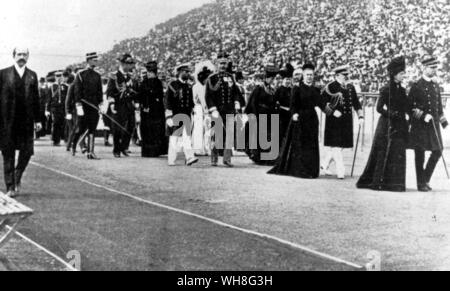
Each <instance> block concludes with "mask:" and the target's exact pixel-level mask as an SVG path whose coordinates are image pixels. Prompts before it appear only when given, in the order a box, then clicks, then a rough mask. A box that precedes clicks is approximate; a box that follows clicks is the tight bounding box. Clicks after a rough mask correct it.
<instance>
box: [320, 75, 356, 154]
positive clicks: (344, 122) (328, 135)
mask: <svg viewBox="0 0 450 291" xmlns="http://www.w3.org/2000/svg"><path fill="white" fill-rule="evenodd" d="M327 88H328V89H327V90H324V91H323V98H324V100H325V102H327V103H332V99H333V98H332V96H331V95H330V94H329V93H332V94H336V93H342V95H343V97H344V100H343V103H342V104H338V106H337V107H336V108H335V110H338V111H340V112H341V113H342V116H341V117H340V118H336V117H335V116H334V115H333V114H331V115H329V116H327V118H326V125H325V146H327V147H337V148H353V109H354V110H356V111H359V110H361V109H362V106H361V103H360V102H359V100H358V95H357V93H356V90H355V87H353V86H352V85H348V86H347V88H343V87H342V85H341V84H339V83H338V82H337V81H335V82H333V83H331V84H329V85H328V86H327ZM327 91H328V92H327Z"/></svg>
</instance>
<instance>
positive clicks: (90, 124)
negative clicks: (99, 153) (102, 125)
mask: <svg viewBox="0 0 450 291" xmlns="http://www.w3.org/2000/svg"><path fill="white" fill-rule="evenodd" d="M99 120H100V116H99V114H98V112H97V111H96V110H92V109H90V108H84V116H80V117H77V121H76V123H77V124H76V133H75V136H74V138H73V142H72V149H73V150H74V151H75V150H76V146H77V143H78V142H79V141H80V138H81V137H82V136H83V135H84V134H85V133H86V132H88V135H91V136H95V131H96V130H97V126H98V121H99Z"/></svg>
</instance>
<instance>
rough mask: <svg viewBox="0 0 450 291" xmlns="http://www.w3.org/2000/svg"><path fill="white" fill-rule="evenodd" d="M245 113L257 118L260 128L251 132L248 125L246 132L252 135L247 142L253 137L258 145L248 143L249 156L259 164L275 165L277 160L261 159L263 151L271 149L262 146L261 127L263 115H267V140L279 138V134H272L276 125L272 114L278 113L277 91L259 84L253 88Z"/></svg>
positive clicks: (247, 151)
mask: <svg viewBox="0 0 450 291" xmlns="http://www.w3.org/2000/svg"><path fill="white" fill-rule="evenodd" d="M245 113H246V114H247V115H249V116H250V117H251V118H256V122H257V124H258V130H257V132H254V133H250V129H249V124H247V126H246V133H247V134H252V135H251V136H248V138H247V139H246V141H247V142H249V141H250V139H253V143H250V144H254V145H257V148H256V149H254V148H252V149H251V148H250V147H249V146H250V144H249V143H247V146H246V153H247V155H248V156H249V158H250V159H251V160H252V161H253V162H255V163H256V164H259V165H274V164H275V160H272V161H264V160H262V159H261V154H262V153H269V152H270V151H271V149H265V150H263V149H262V148H261V146H260V141H259V137H260V136H261V134H260V128H261V124H260V122H261V120H262V116H263V115H265V118H266V126H267V127H266V128H267V134H266V137H267V140H269V141H271V140H272V139H273V138H279V137H278V136H272V133H273V132H278V131H273V130H272V127H273V126H275V125H274V124H272V115H274V114H276V113H277V112H276V100H275V91H274V89H273V88H271V87H268V86H257V87H256V88H255V90H253V92H252V94H251V96H250V99H249V101H248V104H247V108H246V111H245Z"/></svg>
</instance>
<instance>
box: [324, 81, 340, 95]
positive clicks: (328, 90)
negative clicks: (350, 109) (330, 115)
mask: <svg viewBox="0 0 450 291" xmlns="http://www.w3.org/2000/svg"><path fill="white" fill-rule="evenodd" d="M333 83H334V82H330V83H328V84H327V85H326V86H325V87H324V88H323V92H325V93H327V94H328V95H330V96H331V97H334V98H336V97H339V92H338V93H331V91H330V85H331V84H333Z"/></svg>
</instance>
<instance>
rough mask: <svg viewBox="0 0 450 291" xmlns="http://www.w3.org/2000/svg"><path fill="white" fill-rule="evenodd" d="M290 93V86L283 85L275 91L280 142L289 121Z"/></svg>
mask: <svg viewBox="0 0 450 291" xmlns="http://www.w3.org/2000/svg"><path fill="white" fill-rule="evenodd" d="M291 94H292V88H288V87H284V86H281V87H280V88H278V89H277V91H276V92H275V100H276V102H277V104H278V113H279V115H280V142H283V140H284V138H285V136H286V133H287V129H288V127H289V123H290V122H291V117H292V116H291V110H290V107H291Z"/></svg>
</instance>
